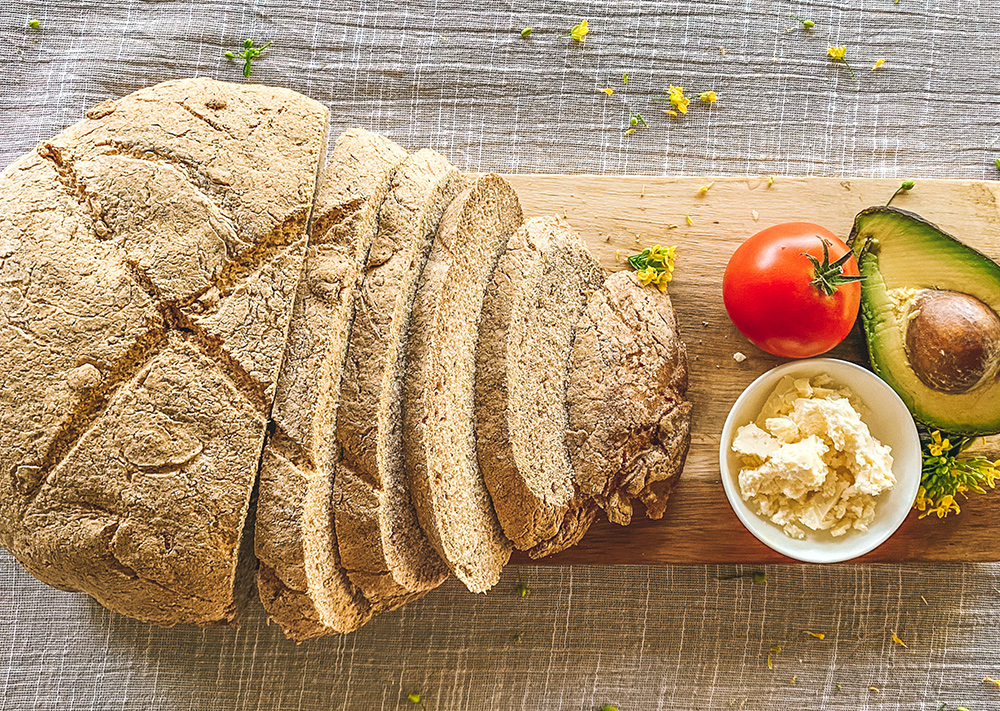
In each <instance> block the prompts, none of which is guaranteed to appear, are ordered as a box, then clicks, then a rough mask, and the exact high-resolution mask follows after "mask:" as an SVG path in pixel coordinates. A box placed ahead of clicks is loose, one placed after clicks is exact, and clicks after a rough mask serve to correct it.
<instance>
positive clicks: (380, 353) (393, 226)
mask: <svg viewBox="0 0 1000 711" xmlns="http://www.w3.org/2000/svg"><path fill="white" fill-rule="evenodd" d="M466 183H467V180H466V179H465V178H464V177H463V176H462V175H461V174H460V173H459V171H458V170H457V169H456V168H455V167H454V166H452V165H451V164H450V163H448V161H447V160H445V159H444V157H442V156H441V155H439V154H438V153H435V152H434V151H432V150H428V149H424V150H421V151H418V152H417V153H414V154H413V155H411V156H410V157H409V158H408V159H407V160H406V161H405V162H404V163H403V164H402V165H401V166H400V168H399V170H398V171H397V172H396V175H395V177H394V178H393V183H392V188H391V190H390V192H389V195H388V197H387V198H386V200H385V202H383V204H382V209H381V210H380V211H379V230H378V235H377V237H376V239H375V243H374V245H373V246H372V250H371V253H370V254H369V257H368V265H367V268H366V270H365V275H364V281H363V282H362V285H361V288H360V289H359V291H358V295H357V298H356V304H357V307H356V312H355V317H354V324H353V327H352V329H351V337H350V346H349V350H348V358H347V363H346V365H345V369H344V380H343V385H342V386H341V393H340V397H341V402H340V410H339V412H338V417H337V438H338V440H339V442H340V446H341V458H340V463H339V465H338V467H337V476H336V483H335V487H334V492H335V493H334V496H335V499H336V501H337V507H336V514H337V531H338V544H339V546H340V554H341V558H342V560H343V564H344V567H345V568H346V569H347V571H348V575H349V576H350V578H351V581H352V582H354V583H355V584H356V585H358V586H359V587H360V588H361V590H362V591H363V592H364V594H365V596H366V597H367V598H368V600H369V601H370V602H371V603H372V605H373V606H374V607H375V608H377V609H391V608H393V607H398V606H399V605H401V604H403V603H405V602H407V601H409V600H411V599H412V598H413V597H414V596H415V595H419V594H423V593H424V592H426V591H428V590H431V589H433V588H435V587H437V586H438V585H440V584H441V583H442V582H444V580H445V579H446V578H447V577H448V575H449V570H448V567H447V566H446V565H445V564H444V562H443V561H442V560H441V559H440V557H439V556H438V554H437V553H436V552H435V550H434V548H433V547H432V546H431V544H430V543H429V542H428V540H427V538H426V536H425V535H424V533H423V531H422V530H421V528H420V524H419V523H418V521H417V516H416V512H415V511H414V509H413V503H412V500H411V497H410V491H409V487H408V486H407V484H406V479H405V477H404V475H403V442H402V437H403V434H402V422H401V420H402V389H403V376H404V373H405V360H404V355H405V350H406V339H407V334H408V331H409V326H410V315H411V310H412V308H413V298H414V295H415V293H416V289H417V283H418V281H419V277H420V273H421V272H422V271H423V268H424V264H425V263H426V261H427V256H428V253H429V252H430V248H431V243H432V241H433V239H434V234H435V232H436V231H437V227H438V224H439V223H440V221H441V216H442V215H443V213H444V210H445V208H446V207H447V205H448V203H450V202H451V200H452V199H453V198H454V197H455V195H456V194H457V193H458V192H459V191H460V189H461V188H462V187H464V186H465V184H466Z"/></svg>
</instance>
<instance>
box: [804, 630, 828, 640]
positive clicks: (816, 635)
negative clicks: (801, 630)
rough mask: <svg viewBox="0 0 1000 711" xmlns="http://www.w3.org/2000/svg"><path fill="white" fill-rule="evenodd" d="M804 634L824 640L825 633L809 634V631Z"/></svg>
mask: <svg viewBox="0 0 1000 711" xmlns="http://www.w3.org/2000/svg"><path fill="white" fill-rule="evenodd" d="M806 634H808V635H812V636H813V637H815V638H816V639H826V633H825V632H810V631H809V630H806Z"/></svg>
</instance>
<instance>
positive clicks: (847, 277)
mask: <svg viewBox="0 0 1000 711" xmlns="http://www.w3.org/2000/svg"><path fill="white" fill-rule="evenodd" d="M817 239H819V241H820V242H821V243H822V244H823V261H822V262H820V261H819V260H818V259H816V257H814V256H813V255H811V254H809V253H808V252H803V253H802V256H804V257H806V258H807V259H808V260H809V261H810V262H812V265H813V279H812V281H810V282H809V283H810V284H812V285H813V286H815V287H816V288H817V289H819V290H820V291H822V292H823V293H824V294H826V295H827V296H833V295H834V294H836V293H837V289H838V288H840V287H841V286H843V285H844V284H850V283H852V282H856V281H862V280H864V277H863V276H861V275H851V274H844V265H845V264H846V263H847V260H848V259H850V258H851V257H853V256H854V252H852V251H850V250H848V251H847V252H845V253H844V255H843V256H842V257H841V258H840V259H838V260H837V261H835V262H833V263H832V264H831V263H830V240H827V239H823V238H822V237H818V238H817Z"/></svg>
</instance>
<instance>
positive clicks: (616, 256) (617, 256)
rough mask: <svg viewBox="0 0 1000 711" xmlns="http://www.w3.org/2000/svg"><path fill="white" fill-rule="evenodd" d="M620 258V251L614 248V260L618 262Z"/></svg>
mask: <svg viewBox="0 0 1000 711" xmlns="http://www.w3.org/2000/svg"><path fill="white" fill-rule="evenodd" d="M621 259H622V251H621V250H620V249H616V250H615V261H616V262H620V261H621Z"/></svg>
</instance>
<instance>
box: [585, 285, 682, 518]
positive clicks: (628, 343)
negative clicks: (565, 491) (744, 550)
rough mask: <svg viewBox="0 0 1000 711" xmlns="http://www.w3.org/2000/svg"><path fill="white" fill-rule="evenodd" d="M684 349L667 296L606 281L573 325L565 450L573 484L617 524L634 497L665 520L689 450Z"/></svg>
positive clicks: (629, 513) (628, 511)
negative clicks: (571, 465)
mask: <svg viewBox="0 0 1000 711" xmlns="http://www.w3.org/2000/svg"><path fill="white" fill-rule="evenodd" d="M687 378H688V368H687V351H686V349H685V347H684V343H683V341H681V339H680V336H679V335H678V333H677V321H676V319H675V317H674V311H673V308H672V306H671V303H670V297H669V296H668V295H667V294H666V293H664V292H660V291H659V290H658V289H654V288H650V287H645V288H644V287H642V286H641V285H640V284H639V282H638V281H637V280H636V277H635V275H634V274H633V273H632V272H618V273H615V274H612V275H611V276H609V277H608V278H607V280H606V281H605V282H604V285H603V287H602V288H601V289H600V290H599V291H597V292H596V293H595V294H594V295H593V297H592V298H591V300H590V303H589V304H587V308H586V309H585V310H584V312H583V315H582V316H581V317H580V321H579V322H578V324H577V328H576V335H575V337H574V341H573V349H572V352H571V355H570V363H569V385H568V387H567V394H566V399H567V402H568V406H569V430H568V431H567V433H566V445H567V447H568V448H569V453H570V461H571V462H572V463H573V470H574V473H575V476H576V481H577V483H578V484H579V486H580V489H581V491H582V492H583V494H585V495H586V496H589V497H592V498H593V499H594V500H595V501H596V502H597V503H598V504H600V506H601V507H602V508H603V509H604V510H605V511H606V512H607V515H608V518H609V519H610V520H612V521H614V522H615V523H619V524H621V525H623V526H624V525H628V523H629V522H630V521H631V520H632V506H633V504H632V502H633V500H634V499H636V498H638V499H640V500H641V501H642V502H643V503H644V504H645V505H646V513H647V515H648V516H649V517H650V518H653V519H656V518H660V517H661V516H663V512H664V510H665V509H666V505H667V498H668V497H669V496H670V492H671V491H672V490H673V488H674V486H675V485H676V484H677V479H678V475H679V474H680V471H681V469H682V468H683V466H684V459H685V457H686V456H687V451H688V445H689V444H690V439H691V433H690V425H691V403H690V402H688V401H687V400H686V399H685V395H686V393H687Z"/></svg>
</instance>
